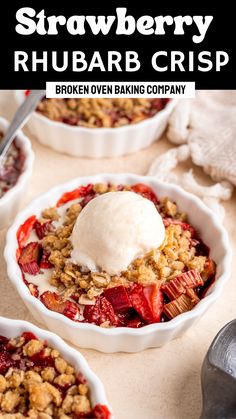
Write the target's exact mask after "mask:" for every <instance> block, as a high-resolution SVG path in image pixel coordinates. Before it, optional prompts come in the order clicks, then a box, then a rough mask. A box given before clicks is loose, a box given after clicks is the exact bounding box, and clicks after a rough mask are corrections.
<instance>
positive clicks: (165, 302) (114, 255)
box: [17, 183, 216, 328]
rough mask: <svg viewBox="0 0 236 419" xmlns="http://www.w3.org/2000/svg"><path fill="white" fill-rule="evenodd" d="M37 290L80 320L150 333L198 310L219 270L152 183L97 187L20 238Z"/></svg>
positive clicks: (36, 220)
mask: <svg viewBox="0 0 236 419" xmlns="http://www.w3.org/2000/svg"><path fill="white" fill-rule="evenodd" d="M17 238H18V244H19V248H18V250H17V258H18V263H19V266H20V268H21V271H22V275H23V280H24V282H25V284H26V285H27V286H28V288H29V292H30V293H31V294H32V295H33V296H35V297H36V298H39V299H40V300H41V302H42V303H43V304H44V305H45V306H46V307H47V308H48V309H49V310H53V311H56V312H58V313H61V314H62V315H64V316H67V317H69V318H70V319H72V320H74V321H76V322H85V323H93V324H96V325H98V326H102V327H120V326H124V327H134V328H138V327H142V326H145V325H148V324H151V323H158V322H166V321H169V320H171V319H173V318H174V317H176V316H178V315H179V314H181V313H184V312H186V311H189V310H191V309H192V308H193V307H194V306H195V305H196V304H197V303H198V302H199V301H200V299H201V298H203V297H204V295H205V292H206V290H207V289H208V288H209V286H210V285H211V284H212V282H213V281H214V279H215V273H216V266H215V263H214V261H213V260H212V259H211V257H210V256H209V249H208V247H207V246H206V245H205V244H204V243H203V242H202V240H201V238H200V237H199V236H198V233H197V231H196V230H195V228H194V227H193V226H192V225H191V224H189V223H188V220H187V216H186V214H184V213H181V212H179V210H178V207H177V205H176V203H175V202H172V201H171V200H170V199H169V198H167V197H166V198H164V199H159V198H158V197H157V196H156V194H155V193H154V192H153V190H152V189H151V188H150V187H149V186H147V185H145V184H135V185H132V186H130V185H114V184H105V183H99V184H89V185H87V186H80V187H78V188H77V189H75V190H73V191H70V192H66V193H64V194H63V196H62V197H61V198H60V199H59V200H58V202H57V203H56V205H55V207H51V208H47V209H45V210H44V211H42V213H41V216H40V217H36V216H34V215H32V216H31V217H30V218H29V219H27V220H26V221H25V223H24V224H23V225H22V226H21V227H20V228H19V230H18V233H17Z"/></svg>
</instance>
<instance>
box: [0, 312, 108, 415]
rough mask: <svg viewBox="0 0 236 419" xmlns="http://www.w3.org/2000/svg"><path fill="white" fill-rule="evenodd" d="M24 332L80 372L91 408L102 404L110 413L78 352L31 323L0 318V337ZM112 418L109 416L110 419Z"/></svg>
mask: <svg viewBox="0 0 236 419" xmlns="http://www.w3.org/2000/svg"><path fill="white" fill-rule="evenodd" d="M24 332H32V333H34V334H35V335H36V336H37V338H39V339H42V340H46V341H47V342H48V344H49V345H52V346H53V347H54V348H56V349H57V350H58V351H59V352H60V353H61V355H62V356H63V358H65V359H66V360H67V361H68V362H70V363H71V364H72V365H73V366H74V367H75V369H76V370H77V371H79V372H81V373H82V374H83V375H84V377H85V378H86V379H87V381H88V385H89V387H90V390H91V402H92V406H95V405H96V404H103V405H106V406H107V407H108V408H109V410H110V412H112V410H111V407H110V406H109V405H108V401H107V399H106V395H105V390H104V387H103V384H102V382H101V381H100V380H99V378H98V377H97V376H96V375H95V373H94V372H93V371H92V370H91V369H90V367H89V365H88V363H87V361H86V360H85V358H84V357H83V355H81V353H80V352H78V351H77V350H76V349H73V348H71V347H70V346H69V345H68V344H67V343H65V342H64V341H63V340H62V339H61V338H60V337H58V336H57V335H55V334H54V333H52V332H48V331H46V330H43V329H40V328H39V327H37V326H35V325H33V324H32V323H29V322H26V321H23V320H13V319H7V318H5V317H0V335H2V336H5V337H7V338H14V337H17V336H19V335H21V334H22V333H24ZM112 418H113V416H111V418H110V419H112Z"/></svg>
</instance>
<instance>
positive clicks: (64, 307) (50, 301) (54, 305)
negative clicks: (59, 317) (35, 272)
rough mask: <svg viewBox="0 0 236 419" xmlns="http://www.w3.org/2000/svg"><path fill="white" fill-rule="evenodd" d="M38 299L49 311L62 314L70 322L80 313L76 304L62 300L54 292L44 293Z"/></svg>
mask: <svg viewBox="0 0 236 419" xmlns="http://www.w3.org/2000/svg"><path fill="white" fill-rule="evenodd" d="M40 299H41V301H42V302H43V304H44V305H45V306H46V307H47V308H48V309H49V310H52V311H56V312H57V313H60V314H64V316H66V317H69V318H70V319H71V320H76V317H77V316H78V315H79V313H80V310H79V307H78V305H77V304H75V303H73V302H71V301H65V300H63V299H62V298H61V297H60V296H59V295H58V294H56V293H55V292H51V291H45V292H44V293H43V294H42V295H41V297H40Z"/></svg>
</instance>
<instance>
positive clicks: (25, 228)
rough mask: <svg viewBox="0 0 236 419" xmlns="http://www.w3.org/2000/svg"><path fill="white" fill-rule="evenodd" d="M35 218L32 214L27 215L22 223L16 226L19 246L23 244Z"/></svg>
mask: <svg viewBox="0 0 236 419" xmlns="http://www.w3.org/2000/svg"><path fill="white" fill-rule="evenodd" d="M35 220H36V217H35V215H32V217H29V218H28V219H27V220H26V221H25V222H24V224H22V225H21V226H20V227H19V228H18V230H17V233H16V238H17V241H18V244H19V247H20V248H21V247H23V246H24V245H25V243H26V240H27V239H28V238H29V235H30V233H31V231H32V229H33V227H34V223H35Z"/></svg>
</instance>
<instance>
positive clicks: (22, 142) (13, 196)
mask: <svg viewBox="0 0 236 419" xmlns="http://www.w3.org/2000/svg"><path fill="white" fill-rule="evenodd" d="M8 125H9V122H8V121H7V120H6V119H4V118H1V117H0V131H2V132H5V131H6V130H7V127H8ZM16 144H17V145H18V146H19V147H20V149H21V151H22V153H23V154H24V156H25V161H24V166H23V171H22V173H21V174H20V176H19V178H18V179H17V182H16V184H15V186H13V187H12V188H11V189H10V190H9V191H8V192H6V193H5V195H3V197H2V198H0V230H1V228H4V227H6V226H7V225H8V224H9V223H10V221H12V219H13V218H14V216H15V215H16V213H17V210H18V209H19V205H20V202H21V199H22V197H23V196H24V193H25V191H26V188H27V185H28V181H29V178H30V176H31V174H32V170H33V163H34V153H33V151H32V148H31V142H30V140H29V139H28V138H27V137H26V136H25V135H24V134H23V132H22V131H20V132H18V134H17V136H16Z"/></svg>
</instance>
